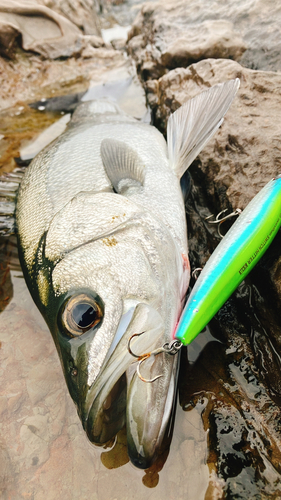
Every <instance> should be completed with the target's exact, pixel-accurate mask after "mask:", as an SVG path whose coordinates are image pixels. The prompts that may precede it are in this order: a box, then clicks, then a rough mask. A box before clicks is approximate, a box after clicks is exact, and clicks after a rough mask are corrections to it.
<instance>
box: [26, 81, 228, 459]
mask: <svg viewBox="0 0 281 500" xmlns="http://www.w3.org/2000/svg"><path fill="white" fill-rule="evenodd" d="M225 86H227V88H226V87H225ZM218 87H219V89H218V90H215V91H212V92H213V93H214V92H215V94H216V95H217V97H216V95H215V99H214V100H215V105H214V104H213V103H212V102H211V105H210V106H211V110H212V112H213V114H214V117H213V119H212V120H211V124H210V123H209V121H208V113H207V114H206V117H205V121H204V120H203V123H205V128H204V126H203V127H202V126H201V127H200V130H199V132H198V133H197V136H194V134H192V133H191V138H190V137H189V138H188V139H186V138H184V133H185V132H184V129H185V128H186V126H187V125H186V118H185V116H186V112H184V113H182V111H180V112H179V113H178V112H176V113H175V114H174V115H173V116H174V117H175V118H174V119H172V120H170V127H169V130H168V137H169V136H170V144H169V140H168V149H169V152H168V150H167V144H166V141H165V140H164V138H163V136H162V135H161V134H160V133H159V132H158V131H157V130H156V129H155V128H154V127H152V126H149V125H146V124H142V123H140V122H138V121H137V120H135V119H133V118H132V117H129V116H127V115H125V114H124V113H123V112H122V111H121V110H120V109H119V108H118V107H117V106H116V105H115V104H113V103H111V102H109V101H104V100H102V101H92V102H90V103H83V104H82V105H80V106H79V108H77V110H76V111H75V113H74V115H73V118H72V120H71V122H70V123H69V126H68V128H67V130H66V131H65V132H64V133H63V134H62V135H61V136H60V137H59V138H57V139H56V140H55V141H54V142H53V143H52V144H51V145H49V146H47V147H46V148H45V149H44V150H43V151H42V152H41V153H39V154H38V155H37V157H36V158H35V159H34V160H33V161H32V163H31V164H30V166H29V168H28V170H27V172H26V174H25V176H24V178H23V180H22V183H21V186H20V189H19V193H18V198H17V208H16V224H17V231H18V242H19V252H20V259H21V263H22V268H23V271H24V275H25V278H26V281H27V284H28V286H29V289H30V291H31V294H32V296H33V299H34V301H35V303H36V304H37V306H38V308H39V309H40V311H41V313H42V314H43V316H44V317H45V319H46V321H47V323H48V326H49V328H50V331H51V332H52V335H53V338H54V341H55V344H56V347H57V350H58V353H59V355H60V358H61V362H62V366H63V369H64V374H65V378H66V382H67V385H68V388H69V391H70V394H71V396H72V398H73V400H74V401H75V403H76V405H77V409H78V414H79V416H80V418H81V421H82V423H83V426H84V428H85V430H86V432H87V435H88V437H89V439H90V440H91V441H92V442H94V443H104V442H106V441H108V440H109V439H111V438H112V437H113V436H114V435H115V434H116V433H117V432H118V430H119V429H121V428H122V426H123V425H124V423H125V422H126V424H127V437H128V450H129V455H130V458H131V460H132V462H133V463H134V464H135V465H137V466H138V467H142V468H146V467H148V466H149V465H150V463H151V462H152V460H153V459H154V457H155V456H156V455H157V452H158V450H159V448H160V446H161V443H162V440H163V436H164V434H165V430H166V427H167V424H168V422H169V419H170V414H171V410H172V407H173V401H174V397H175V386H176V379H177V369H178V359H177V358H178V356H170V355H169V354H165V353H162V354H161V355H159V356H157V357H154V358H153V357H152V358H151V359H149V360H147V361H146V363H144V364H143V367H142V370H143V375H144V376H145V377H147V378H151V377H153V376H154V375H158V374H159V373H161V374H162V377H161V378H159V379H158V380H156V381H155V382H154V383H153V384H146V383H144V382H143V381H142V380H140V378H139V377H138V376H137V374H136V363H135V362H134V361H135V360H134V358H133V357H132V356H131V354H130V353H129V351H128V348H127V345H128V340H129V339H130V337H131V336H132V335H133V334H135V333H141V332H144V334H143V335H142V336H140V337H137V338H136V339H134V341H133V342H132V347H133V349H134V351H136V352H140V353H143V352H147V351H150V350H151V349H154V348H157V347H160V346H161V345H163V344H164V343H165V342H169V341H170V340H171V338H172V336H173V333H174V330H175V327H176V324H177V322H178V319H179V315H180V313H181V310H182V305H183V301H184V297H185V293H186V289H187V286H188V282H189V272H190V269H189V263H188V257H187V236H186V222H185V210H184V203H183V197H182V194H181V189H180V183H179V180H180V177H181V175H182V174H183V173H184V171H185V169H186V168H187V166H188V164H189V163H190V161H192V159H193V156H194V154H195V153H196V155H197V154H198V152H199V150H200V149H201V148H202V144H203V143H204V144H205V142H206V135H207V136H208V137H207V138H209V136H210V135H212V133H213V132H214V131H215V130H216V128H217V127H218V124H219V123H220V120H221V118H222V116H223V114H224V113H225V112H226V110H227V108H228V106H229V105H230V103H231V101H232V99H233V96H234V95H235V93H236V90H237V88H238V84H237V82H236V83H235V82H234V83H233V81H232V82H228V83H227V84H224V86H223V85H222V86H218ZM212 92H211V94H212ZM221 94H222V95H221ZM195 99H196V98H195ZM204 99H205V101H206V97H205V98H204ZM204 99H203V100H202V98H199V101H198V103H197V105H196V106H195V108H196V110H197V111H198V109H205V108H206V103H205V101H204ZM208 99H209V97H208ZM208 99H207V100H208ZM197 100H198V99H197ZM190 102H192V101H190ZM188 106H189V107H190V105H187V107H188ZM214 106H215V107H216V109H215V112H214ZM188 109H189V108H188ZM177 113H178V114H177ZM192 116H193V115H192ZM178 122H179V123H178ZM195 125H196V124H195ZM193 126H194V120H193ZM195 128H196V127H195ZM177 129H178V132H179V136H180V137H181V139H180V141H181V144H179V142H178V140H177V139H176V138H175V137H176V131H177ZM181 134H182V135H181ZM195 135H196V134H195ZM192 140H193V142H194V144H195V145H194V144H193V143H192ZM200 141H201V142H200ZM202 141H203V142H202ZM197 150H198V152H197ZM125 374H126V375H125Z"/></svg>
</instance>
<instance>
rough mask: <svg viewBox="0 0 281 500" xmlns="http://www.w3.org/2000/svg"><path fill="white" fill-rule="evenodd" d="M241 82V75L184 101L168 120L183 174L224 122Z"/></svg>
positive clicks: (172, 154) (173, 154)
mask: <svg viewBox="0 0 281 500" xmlns="http://www.w3.org/2000/svg"><path fill="white" fill-rule="evenodd" d="M239 86H240V80H239V78H236V79H235V80H230V81H228V82H225V83H220V84H218V85H215V86H214V87H211V88H210V89H208V90H206V91H204V92H201V94H198V95H197V96H195V97H194V98H193V99H190V100H189V101H187V102H186V103H185V104H183V105H182V106H181V107H180V108H179V109H177V111H175V113H173V114H172V115H171V116H170V118H169V120H168V127H167V140H168V152H169V159H170V162H171V165H172V167H173V169H174V171H175V172H176V174H177V176H178V177H179V178H180V177H181V176H182V175H183V174H184V172H185V171H186V169H187V168H188V167H189V165H190V164H191V163H192V162H193V160H195V158H196V156H197V155H198V154H199V153H200V151H201V150H202V149H203V147H204V146H205V144H206V143H207V142H208V140H209V139H210V138H211V137H212V136H213V134H214V133H215V132H216V131H217V129H218V128H219V127H220V125H221V124H222V122H223V117H224V115H225V113H226V112H227V110H228V108H229V107H230V105H231V103H232V101H233V99H234V97H235V95H236V93H237V91H238V89H239Z"/></svg>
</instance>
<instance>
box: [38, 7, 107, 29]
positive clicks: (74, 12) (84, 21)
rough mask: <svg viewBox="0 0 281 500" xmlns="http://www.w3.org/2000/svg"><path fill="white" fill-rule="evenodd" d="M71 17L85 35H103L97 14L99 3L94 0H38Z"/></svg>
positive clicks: (67, 17)
mask: <svg viewBox="0 0 281 500" xmlns="http://www.w3.org/2000/svg"><path fill="white" fill-rule="evenodd" d="M36 1H37V2H38V3H39V4H41V5H44V6H45V7H48V8H49V9H52V10H53V11H55V12H57V13H58V14H60V15H61V16H64V17H66V19H69V21H71V22H72V23H73V24H75V25H76V26H77V27H78V28H79V29H80V30H81V31H82V32H83V33H84V34H85V35H98V36H100V35H101V32H100V22H99V18H98V16H97V10H98V5H97V2H95V1H93V0H36Z"/></svg>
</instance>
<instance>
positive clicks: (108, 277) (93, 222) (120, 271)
mask: <svg viewBox="0 0 281 500" xmlns="http://www.w3.org/2000/svg"><path fill="white" fill-rule="evenodd" d="M181 273H182V262H181V259H177V253H176V249H175V243H174V241H173V239H172V238H171V236H170V234H169V232H168V231H167V229H166V228H165V226H164V225H163V224H161V223H160V222H159V221H157V220H154V219H153V218H152V217H151V216H150V214H149V213H147V212H145V211H144V210H143V209H142V208H140V207H139V206H138V205H136V204H135V203H134V202H132V201H130V200H129V199H126V198H124V197H122V196H120V195H118V194H115V193H98V194H92V193H80V194H79V195H77V196H76V197H75V198H74V199H73V200H71V202H69V203H68V204H66V205H65V207H63V209H62V210H61V211H60V212H59V213H58V214H56V215H55V217H54V218H53V219H52V221H51V224H50V226H49V228H48V230H47V231H46V232H45V233H44V235H43V237H42V241H41V242H40V245H39V247H38V250H37V254H36V260H35V261H34V265H33V272H32V273H30V276H32V279H33V282H32V286H31V287H30V288H31V290H32V289H33V296H34V299H35V300H36V303H37V305H38V307H39V309H40V310H41V312H42V314H43V316H44V317H45V318H46V321H47V323H48V326H49V328H50V331H51V332H52V335H53V338H54V341H55V344H56V346H57V350H58V353H59V356H60V358H61V362H62V365H63V369H64V374H65V379H66V382H67V385H68V389H69V392H70V395H71V397H72V398H73V400H74V402H75V403H76V405H77V410H78V414H79V416H80V418H81V421H82V424H83V426H84V429H85V430H86V433H87V435H88V437H89V439H90V440H91V441H92V442H93V443H97V444H100V443H105V442H107V441H108V440H110V439H111V438H112V437H113V436H114V435H115V434H116V433H117V432H118V431H119V430H120V429H121V428H122V427H123V425H124V423H125V422H127V432H128V449H129V455H130V458H131V460H132V462H133V463H134V464H135V465H137V466H138V467H142V468H146V467H148V466H149V465H150V463H151V462H152V460H153V459H154V457H155V456H156V454H157V450H158V448H159V446H160V444H161V442H162V440H163V436H164V432H165V428H166V426H167V423H168V421H169V417H170V413H171V408H172V406H173V399H174V393H175V384H176V375H177V365H178V363H177V359H176V357H175V358H174V357H172V356H170V355H168V354H161V355H159V356H157V357H155V358H154V357H153V359H151V360H148V361H147V363H146V365H145V366H143V367H142V370H143V374H144V376H147V377H148V378H151V376H154V374H155V373H157V374H161V379H159V380H157V381H156V382H155V383H153V384H147V383H145V382H143V381H142V380H140V379H139V377H138V376H137V374H136V367H137V363H136V359H135V358H134V357H133V356H132V354H131V353H130V352H129V350H128V342H129V340H130V338H131V337H132V336H133V335H134V334H139V333H141V334H142V335H141V336H139V337H134V338H133V339H132V342H131V348H132V350H133V351H134V352H135V353H138V354H140V355H142V354H144V353H147V352H150V351H151V350H153V349H155V348H158V347H160V346H162V345H163V344H164V343H166V342H167V341H169V340H170V339H171V335H172V330H173V329H174V327H175V324H176V321H177V319H178V316H179V313H180V308H181V297H180V292H179V290H180V286H179V282H178V281H179V279H180V276H181Z"/></svg>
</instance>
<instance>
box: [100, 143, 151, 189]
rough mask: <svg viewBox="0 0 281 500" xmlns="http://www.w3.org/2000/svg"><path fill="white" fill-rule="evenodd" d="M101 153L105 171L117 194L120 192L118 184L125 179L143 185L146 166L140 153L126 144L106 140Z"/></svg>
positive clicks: (102, 144)
mask: <svg viewBox="0 0 281 500" xmlns="http://www.w3.org/2000/svg"><path fill="white" fill-rule="evenodd" d="M100 152H101V158H102V162H103V166H104V169H105V171H106V174H107V176H108V177H109V179H110V181H111V184H112V186H113V187H114V189H115V191H116V192H118V191H119V188H118V184H119V182H120V181H122V180H123V179H130V180H133V181H136V182H137V183H138V184H139V185H143V183H144V177H145V166H144V164H143V162H142V161H141V159H140V157H139V155H138V153H137V152H136V151H135V150H134V149H132V148H131V147H130V146H128V145H127V144H126V143H125V142H122V141H117V140H115V139H104V140H103V141H102V143H101V148H100Z"/></svg>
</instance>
